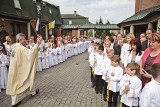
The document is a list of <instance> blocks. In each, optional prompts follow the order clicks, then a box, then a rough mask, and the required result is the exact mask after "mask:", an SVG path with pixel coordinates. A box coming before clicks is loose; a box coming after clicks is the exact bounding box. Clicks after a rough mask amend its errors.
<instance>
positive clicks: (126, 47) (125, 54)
mask: <svg viewBox="0 0 160 107" xmlns="http://www.w3.org/2000/svg"><path fill="white" fill-rule="evenodd" d="M132 39H133V35H132V34H128V35H127V36H126V43H124V44H123V46H122V49H121V55H120V57H121V62H122V64H124V63H125V62H127V58H128V55H129V50H131V44H130V42H131V40H132Z"/></svg>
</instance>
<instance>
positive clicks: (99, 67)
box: [94, 53, 106, 75]
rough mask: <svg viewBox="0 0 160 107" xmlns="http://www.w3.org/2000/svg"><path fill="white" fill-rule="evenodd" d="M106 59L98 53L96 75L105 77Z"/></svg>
mask: <svg viewBox="0 0 160 107" xmlns="http://www.w3.org/2000/svg"><path fill="white" fill-rule="evenodd" d="M105 58H106V56H105V55H104V54H102V55H100V54H98V53H96V54H95V62H96V63H95V71H94V74H95V75H103V72H104V69H105Z"/></svg>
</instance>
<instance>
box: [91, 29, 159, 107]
mask: <svg viewBox="0 0 160 107" xmlns="http://www.w3.org/2000/svg"><path fill="white" fill-rule="evenodd" d="M139 37H140V38H139V39H138V37H135V36H134V35H133V34H131V33H129V34H127V35H125V36H123V35H122V34H118V35H117V36H112V37H110V36H106V37H105V38H103V39H102V40H101V43H99V42H97V40H96V39H95V40H93V41H92V42H91V44H92V45H91V46H90V47H89V49H88V52H89V64H90V68H91V82H92V86H91V87H92V88H94V89H95V93H96V94H98V93H100V94H103V99H104V101H107V102H108V107H117V104H118V102H120V106H122V107H160V97H159V95H160V91H159V89H160V33H159V32H154V31H153V29H147V30H146V32H145V33H142V34H140V36H139ZM98 41H99V40H98ZM119 96H120V97H119ZM119 99H120V101H119Z"/></svg>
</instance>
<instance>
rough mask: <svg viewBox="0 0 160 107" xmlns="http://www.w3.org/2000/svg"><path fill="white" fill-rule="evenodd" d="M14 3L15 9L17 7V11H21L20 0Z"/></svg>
mask: <svg viewBox="0 0 160 107" xmlns="http://www.w3.org/2000/svg"><path fill="white" fill-rule="evenodd" d="M13 2H14V7H15V8H16V9H21V5H20V2H19V0H13Z"/></svg>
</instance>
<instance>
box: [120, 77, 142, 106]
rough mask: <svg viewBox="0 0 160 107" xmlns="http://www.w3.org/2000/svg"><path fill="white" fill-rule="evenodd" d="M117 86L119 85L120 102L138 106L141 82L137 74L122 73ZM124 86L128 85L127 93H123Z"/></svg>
mask: <svg viewBox="0 0 160 107" xmlns="http://www.w3.org/2000/svg"><path fill="white" fill-rule="evenodd" d="M118 86H119V87H120V95H121V102H122V103H124V104H125V105H127V106H138V97H139V95H140V91H141V88H142V82H141V80H140V79H139V78H138V77H137V76H130V75H128V74H124V75H123V77H122V79H121V81H120V82H119V84H118ZM125 86H128V87H129V91H128V93H127V94H125V93H123V91H124V89H125Z"/></svg>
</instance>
